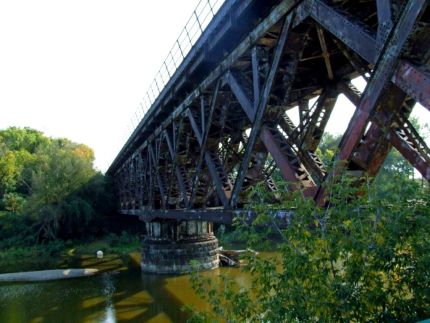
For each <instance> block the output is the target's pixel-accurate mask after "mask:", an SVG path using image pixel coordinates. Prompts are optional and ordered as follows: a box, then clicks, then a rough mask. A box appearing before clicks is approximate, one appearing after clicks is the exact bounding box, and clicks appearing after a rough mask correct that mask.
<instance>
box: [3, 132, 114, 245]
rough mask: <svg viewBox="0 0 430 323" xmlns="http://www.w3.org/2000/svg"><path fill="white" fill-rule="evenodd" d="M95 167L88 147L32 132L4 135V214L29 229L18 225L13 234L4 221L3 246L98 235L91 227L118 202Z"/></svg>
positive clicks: (107, 182)
mask: <svg viewBox="0 0 430 323" xmlns="http://www.w3.org/2000/svg"><path fill="white" fill-rule="evenodd" d="M93 161H94V153H93V151H92V150H91V148H89V147H87V146H85V145H82V144H76V143H73V142H71V141H70V140H67V139H53V138H48V137H46V136H44V135H43V134H42V133H41V132H39V131H36V130H33V129H29V128H24V129H20V128H9V129H6V130H1V131H0V211H1V210H7V211H11V212H12V213H13V214H14V216H15V217H16V218H19V217H20V218H22V219H23V220H22V223H26V224H27V225H28V227H27V228H26V229H25V230H23V228H22V227H21V226H20V225H17V227H16V230H15V232H13V229H11V228H10V227H8V229H7V230H6V229H4V227H5V226H4V225H3V223H2V222H3V221H6V220H4V219H3V220H2V219H0V244H1V243H3V244H9V242H7V241H14V242H19V241H26V242H28V241H29V239H28V237H31V238H32V239H31V240H32V243H34V242H42V241H44V240H54V239H57V238H63V239H69V238H77V237H81V236H83V235H84V234H85V233H88V232H92V233H94V229H93V228H92V226H91V224H92V223H93V222H95V221H97V218H98V216H100V215H102V214H107V213H109V212H110V211H111V210H112V209H113V208H114V207H115V204H114V203H115V202H114V201H115V199H114V197H113V194H112V192H111V185H110V182H109V181H108V179H107V178H105V177H104V176H103V175H102V174H100V173H98V172H96V171H95V170H94V168H93ZM14 221H15V220H14ZM16 221H19V220H16ZM6 222H7V221H6ZM6 226H8V224H7V223H6ZM2 228H3V229H2ZM24 234H25V239H24ZM17 237H18V239H16V238H17Z"/></svg>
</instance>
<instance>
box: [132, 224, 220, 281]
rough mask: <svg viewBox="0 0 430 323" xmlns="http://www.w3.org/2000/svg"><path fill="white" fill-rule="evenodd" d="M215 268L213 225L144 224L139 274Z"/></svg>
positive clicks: (216, 261)
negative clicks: (193, 262)
mask: <svg viewBox="0 0 430 323" xmlns="http://www.w3.org/2000/svg"><path fill="white" fill-rule="evenodd" d="M193 260H195V261H197V262H198V267H199V269H213V268H217V267H218V264H219V258H218V240H217V239H216V237H215V235H214V234H213V223H212V222H208V221H198V220H192V221H178V220H169V219H155V220H152V221H148V222H146V234H145V235H144V239H143V241H142V262H141V265H142V271H144V272H149V273H157V274H179V273H184V272H189V271H191V269H192V266H191V264H190V262H191V261H193Z"/></svg>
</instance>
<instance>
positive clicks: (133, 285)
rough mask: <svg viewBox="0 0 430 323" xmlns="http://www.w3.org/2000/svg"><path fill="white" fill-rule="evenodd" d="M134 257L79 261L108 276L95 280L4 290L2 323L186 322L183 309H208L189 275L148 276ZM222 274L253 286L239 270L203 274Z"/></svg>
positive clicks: (0, 312)
mask: <svg viewBox="0 0 430 323" xmlns="http://www.w3.org/2000/svg"><path fill="white" fill-rule="evenodd" d="M134 257H135V259H134V262H131V264H127V265H124V262H123V261H122V260H120V259H119V258H116V257H114V256H112V257H111V258H109V257H107V258H108V259H104V260H103V261H98V262H94V260H93V259H92V258H91V257H87V258H85V259H81V265H83V267H89V266H91V267H93V268H94V267H97V268H100V269H102V270H106V271H105V272H103V273H101V274H100V275H97V276H93V277H86V278H78V279H71V280H62V281H53V282H43V283H25V284H7V285H0V322H1V323H9V322H10V323H15V322H184V321H186V319H187V314H186V313H185V312H184V311H182V310H181V308H182V307H183V305H192V306H194V307H196V308H198V309H208V306H207V304H206V303H205V302H203V301H202V300H201V299H199V298H198V297H197V296H196V294H195V293H194V291H193V290H192V288H191V285H190V282H189V276H188V275H181V276H163V275H149V274H144V273H142V272H141V271H140V268H139V267H138V263H139V259H138V256H136V255H135V256H134ZM220 274H224V275H228V276H230V277H232V278H234V279H235V280H237V281H238V282H239V283H240V284H247V282H248V281H249V277H248V276H247V275H246V274H244V273H242V272H241V270H240V269H238V268H219V269H215V270H211V271H208V272H205V275H208V276H209V277H212V278H213V279H214V280H217V277H218V276H219V275H220Z"/></svg>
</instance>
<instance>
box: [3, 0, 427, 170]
mask: <svg viewBox="0 0 430 323" xmlns="http://www.w3.org/2000/svg"><path fill="white" fill-rule="evenodd" d="M197 3H198V0H181V1H177V0H157V1H142V0H127V1H124V0H123V1H120V0H74V1H65V0H38V1H34V0H0V129H4V128H7V127H10V126H17V127H31V128H35V129H38V130H40V131H43V132H44V133H45V134H46V135H48V136H51V137H66V138H69V139H71V140H73V141H75V142H79V143H84V144H86V145H88V146H90V147H91V148H93V149H94V152H95V156H96V160H95V166H96V167H97V168H98V169H99V170H101V171H103V172H104V171H106V170H107V168H108V167H109V165H110V164H111V163H112V161H113V160H114V158H115V157H116V155H117V154H118V152H119V150H120V149H121V147H122V146H123V144H124V143H125V141H126V139H127V137H128V135H129V133H130V124H131V119H134V120H136V117H135V113H136V111H139V110H140V108H139V103H140V102H141V101H142V97H143V96H144V94H145V92H146V90H147V89H148V87H149V85H150V83H151V81H152V80H153V78H154V76H155V74H156V72H157V71H158V69H159V67H160V66H161V64H162V62H163V60H164V59H165V57H166V55H167V53H168V52H169V50H170V48H171V46H172V45H173V43H174V41H175V40H176V38H177V37H178V35H179V33H180V31H181V30H182V28H183V27H184V25H185V23H186V22H187V20H188V18H189V17H190V16H191V14H192V12H193V10H194V8H195V6H196V5H197ZM356 85H357V86H358V87H360V88H363V87H364V85H365V84H364V82H363V81H360V80H357V81H356ZM415 110H416V111H415V112H414V115H416V116H417V117H418V118H420V120H423V122H430V115H429V113H428V111H426V110H425V109H424V108H422V107H418V108H416V109H415ZM353 111H354V107H353V106H352V104H351V103H350V102H349V101H348V100H347V99H346V98H345V97H343V96H340V97H339V99H338V102H337V104H336V107H335V110H334V113H333V115H332V118H331V119H330V121H329V123H328V125H327V131H329V132H331V133H334V134H340V133H342V132H343V131H344V130H345V128H346V126H347V124H348V120H349V119H350V117H351V116H352V113H353ZM138 115H139V116H141V113H140V112H138Z"/></svg>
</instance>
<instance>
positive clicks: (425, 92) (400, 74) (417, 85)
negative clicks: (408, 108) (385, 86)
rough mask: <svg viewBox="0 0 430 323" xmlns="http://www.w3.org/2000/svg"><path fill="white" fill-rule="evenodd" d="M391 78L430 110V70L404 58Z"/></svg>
mask: <svg viewBox="0 0 430 323" xmlns="http://www.w3.org/2000/svg"><path fill="white" fill-rule="evenodd" d="M391 80H392V81H393V82H394V84H396V85H397V86H398V87H400V88H401V89H402V90H403V91H405V92H406V93H407V94H408V95H410V96H411V97H412V98H413V99H414V100H416V101H417V102H419V103H421V104H422V105H423V106H424V107H425V108H427V110H429V111H430V72H429V71H428V70H427V69H425V68H423V67H419V66H415V65H414V64H412V63H409V62H407V61H405V60H402V61H401V62H400V64H399V66H398V68H397V70H396V72H395V73H394V75H393V77H392V78H391Z"/></svg>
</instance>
